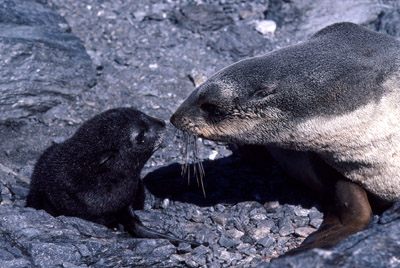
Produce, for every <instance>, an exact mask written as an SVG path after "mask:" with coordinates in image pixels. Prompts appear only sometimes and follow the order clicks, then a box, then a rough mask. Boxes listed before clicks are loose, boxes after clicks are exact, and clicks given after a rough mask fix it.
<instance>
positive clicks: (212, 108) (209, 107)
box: [200, 102, 226, 116]
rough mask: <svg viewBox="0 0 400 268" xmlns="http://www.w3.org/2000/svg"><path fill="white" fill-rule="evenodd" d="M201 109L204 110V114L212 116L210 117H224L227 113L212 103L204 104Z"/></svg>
mask: <svg viewBox="0 0 400 268" xmlns="http://www.w3.org/2000/svg"><path fill="white" fill-rule="evenodd" d="M200 109H202V110H203V111H204V112H206V113H207V114H208V115H210V116H223V115H225V114H226V113H225V112H224V111H223V110H222V109H221V108H219V107H218V106H217V105H215V104H212V103H208V102H206V103H203V104H202V105H201V106H200Z"/></svg>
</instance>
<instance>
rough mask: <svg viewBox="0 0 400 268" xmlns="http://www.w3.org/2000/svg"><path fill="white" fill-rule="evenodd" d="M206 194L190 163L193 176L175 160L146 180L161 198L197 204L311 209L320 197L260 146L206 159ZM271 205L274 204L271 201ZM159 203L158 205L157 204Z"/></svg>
mask: <svg viewBox="0 0 400 268" xmlns="http://www.w3.org/2000/svg"><path fill="white" fill-rule="evenodd" d="M203 166H204V170H205V177H204V178H203V183H204V189H205V193H203V192H202V188H201V184H200V182H197V179H196V177H195V176H194V172H193V165H191V166H190V173H191V174H190V177H189V179H188V174H185V175H182V165H180V164H178V163H173V164H171V165H169V166H165V167H161V168H159V169H156V170H154V171H153V172H150V173H149V174H147V176H145V178H144V179H143V181H144V185H145V187H146V188H147V189H148V190H149V192H150V193H151V194H153V195H154V196H155V197H157V198H159V199H161V200H162V199H164V198H169V199H171V200H174V201H181V202H186V203H192V204H195V205H198V206H212V205H216V204H237V203H239V202H243V201H258V202H260V203H261V204H264V203H266V204H265V206H266V208H267V209H268V206H269V203H276V201H278V202H279V203H282V204H293V205H301V206H302V207H306V208H309V207H311V206H312V205H315V204H314V203H315V202H317V203H319V202H320V200H317V199H315V198H310V196H314V197H315V195H310V191H309V190H308V189H307V188H305V187H304V186H303V185H301V184H299V183H298V182H297V181H295V180H292V179H290V178H288V177H287V176H286V175H285V174H284V173H283V172H282V171H281V170H280V168H279V167H278V166H277V164H276V163H275V161H274V160H273V159H272V158H271V157H270V156H269V154H268V153H267V152H266V151H265V150H264V149H261V148H260V147H253V146H245V147H242V148H240V149H238V150H237V151H235V152H234V154H232V155H231V156H229V157H225V158H220V159H217V160H214V161H211V160H206V161H204V162H203ZM271 205H272V204H271ZM155 206H157V205H155Z"/></svg>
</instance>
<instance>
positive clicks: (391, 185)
mask: <svg viewBox="0 0 400 268" xmlns="http://www.w3.org/2000/svg"><path fill="white" fill-rule="evenodd" d="M171 122H172V123H173V124H174V125H175V126H177V127H178V128H180V129H182V130H183V131H186V132H189V133H192V134H194V135H198V136H201V137H204V138H207V139H211V140H217V141H225V142H233V143H241V144H260V145H266V146H268V147H270V148H273V149H272V150H271V152H272V154H273V155H274V156H275V158H277V160H278V162H280V163H281V164H282V165H286V166H288V167H289V168H292V169H293V170H296V171H298V172H300V173H298V172H296V171H295V172H294V173H297V176H300V177H301V176H303V177H307V178H304V180H307V181H310V178H311V180H314V181H315V182H316V185H317V186H316V187H317V188H318V183H319V182H318V180H320V177H321V176H320V175H319V174H316V172H315V170H314V169H313V168H312V167H308V169H307V168H306V166H304V168H303V169H296V166H298V165H299V164H293V163H294V161H295V159H298V160H301V161H303V162H304V163H308V162H310V161H311V160H309V159H310V154H311V155H317V156H318V157H319V158H320V159H322V161H324V162H325V163H326V164H327V165H329V166H330V167H332V168H333V169H335V170H336V171H338V172H339V173H340V174H342V175H343V176H344V177H345V178H347V179H349V180H351V181H353V182H355V183H357V184H359V185H361V186H362V187H363V188H364V189H366V190H367V191H368V192H369V193H371V194H373V195H375V196H376V197H378V198H380V199H382V200H385V201H389V202H393V201H395V200H399V199H400V42H399V41H398V40H396V39H395V38H392V37H390V36H387V35H384V34H380V33H376V32H373V31H370V30H367V29H365V28H363V27H361V26H358V25H356V24H352V23H337V24H333V25H331V26H328V27H326V28H324V29H322V30H321V31H319V32H318V33H316V34H315V35H314V36H312V37H311V38H310V40H308V41H306V42H303V43H300V44H297V45H294V46H290V47H287V48H283V49H280V50H277V51H274V52H271V53H269V54H266V55H264V56H261V57H254V58H250V59H246V60H243V61H240V62H238V63H235V64H233V65H231V66H228V67H226V68H225V69H223V70H221V71H219V72H218V73H216V74H215V75H214V76H212V77H211V78H210V79H208V80H207V81H206V82H205V83H203V84H202V85H200V86H199V87H198V88H197V89H196V90H195V91H194V92H193V93H192V94H191V95H190V96H189V97H188V98H187V100H186V101H185V102H184V103H183V104H182V105H181V106H180V107H179V108H178V110H177V111H176V112H175V114H174V115H173V116H172V118H171ZM288 152H289V153H288ZM290 152H291V153H290ZM313 176H315V178H314V179H313ZM300 179H303V178H300ZM322 179H323V178H322Z"/></svg>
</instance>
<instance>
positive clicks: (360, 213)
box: [281, 180, 372, 257]
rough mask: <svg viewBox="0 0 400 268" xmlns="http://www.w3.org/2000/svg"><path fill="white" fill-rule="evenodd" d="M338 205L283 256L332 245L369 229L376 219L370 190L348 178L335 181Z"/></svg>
mask: <svg viewBox="0 0 400 268" xmlns="http://www.w3.org/2000/svg"><path fill="white" fill-rule="evenodd" d="M333 203H334V204H335V206H332V207H331V208H330V209H329V210H328V211H327V212H326V213H325V217H324V221H323V222H322V224H321V226H320V228H319V229H318V230H317V231H315V232H314V233H312V234H310V235H309V236H308V237H307V238H306V239H305V240H304V241H303V243H302V244H301V245H300V247H298V248H295V249H293V250H291V251H289V252H287V253H285V254H284V255H283V256H281V257H285V256H291V255H295V254H298V253H301V252H304V251H306V250H309V249H312V248H330V247H332V246H334V245H336V244H337V243H338V242H340V241H341V240H343V239H345V238H346V237H348V236H350V235H352V234H355V233H357V232H358V231H361V230H363V229H365V228H366V227H367V226H368V224H369V223H370V222H371V220H372V210H371V206H370V204H369V201H368V197H367V193H366V192H365V190H364V189H363V188H361V186H359V185H358V184H356V183H353V182H351V181H348V180H339V181H337V182H336V183H335V200H333Z"/></svg>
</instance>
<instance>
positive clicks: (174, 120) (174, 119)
mask: <svg viewBox="0 0 400 268" xmlns="http://www.w3.org/2000/svg"><path fill="white" fill-rule="evenodd" d="M176 118H177V115H176V112H175V113H174V114H173V115H172V116H171V118H170V119H169V121H170V122H171V124H172V125H174V127H176Z"/></svg>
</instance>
